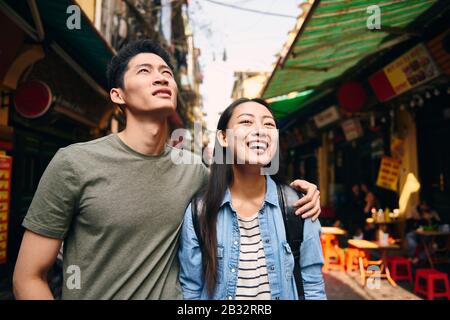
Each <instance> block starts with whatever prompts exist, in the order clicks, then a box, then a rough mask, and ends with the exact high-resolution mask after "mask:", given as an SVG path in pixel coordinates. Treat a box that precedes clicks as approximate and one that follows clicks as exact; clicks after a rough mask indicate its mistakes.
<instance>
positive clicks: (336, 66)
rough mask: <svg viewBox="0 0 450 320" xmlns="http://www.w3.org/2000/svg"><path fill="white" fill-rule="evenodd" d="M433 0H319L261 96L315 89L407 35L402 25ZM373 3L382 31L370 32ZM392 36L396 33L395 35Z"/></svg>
mask: <svg viewBox="0 0 450 320" xmlns="http://www.w3.org/2000/svg"><path fill="white" fill-rule="evenodd" d="M436 2H437V0H397V1H395V0H352V1H348V0H322V1H320V2H318V4H317V0H316V3H315V5H314V7H313V9H312V11H311V12H310V13H309V16H308V19H307V21H306V22H305V23H304V24H303V26H302V27H301V29H300V31H299V34H298V36H297V38H296V40H295V41H294V43H293V45H292V47H291V48H290V53H289V55H288V56H287V57H286V59H285V61H284V65H281V63H278V64H277V66H276V67H275V69H274V71H273V73H272V75H271V78H270V79H269V81H268V83H267V84H266V87H265V88H264V90H263V95H262V96H263V98H271V97H276V96H280V95H285V94H288V93H290V92H295V91H304V90H307V89H312V88H317V87H318V86H319V85H321V84H322V83H324V82H325V81H327V80H330V79H334V78H336V77H339V76H340V75H342V74H343V73H344V72H345V71H346V70H348V69H349V68H351V67H353V66H355V65H356V64H357V63H359V62H360V61H361V60H362V59H364V58H366V57H367V56H369V55H371V54H374V53H375V52H377V51H380V50H382V49H383V48H388V47H389V46H390V45H393V44H395V43H399V42H401V41H402V39H406V38H408V35H407V34H405V33H403V34H402V31H404V30H405V27H406V26H408V25H409V24H410V23H411V22H412V21H414V20H415V19H416V18H417V17H418V16H419V15H421V14H422V13H423V12H425V11H426V10H428V9H429V8H430V7H431V6H433V4H435V3H436ZM371 5H376V6H378V7H379V8H380V10H381V29H380V30H374V31H371V30H369V29H368V28H367V20H368V18H369V17H370V15H371V14H372V12H369V13H368V12H367V10H368V7H369V6H371ZM394 34H396V35H395V36H394Z"/></svg>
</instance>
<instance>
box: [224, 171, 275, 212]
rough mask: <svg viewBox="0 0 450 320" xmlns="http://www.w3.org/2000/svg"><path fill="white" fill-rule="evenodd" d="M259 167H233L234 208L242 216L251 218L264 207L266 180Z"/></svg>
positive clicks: (232, 195)
mask: <svg viewBox="0 0 450 320" xmlns="http://www.w3.org/2000/svg"><path fill="white" fill-rule="evenodd" d="M260 169H261V168H260V167H259V166H248V165H239V166H238V165H235V166H233V182H232V184H231V186H230V192H231V198H232V203H233V207H234V208H235V209H236V211H238V213H239V215H241V216H244V217H245V216H251V215H253V214H255V213H256V212H257V211H258V210H259V209H260V208H261V206H262V204H263V202H264V197H265V194H266V178H265V176H264V175H261V171H260Z"/></svg>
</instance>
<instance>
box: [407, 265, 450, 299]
mask: <svg viewBox="0 0 450 320" xmlns="http://www.w3.org/2000/svg"><path fill="white" fill-rule="evenodd" d="M420 279H424V280H425V286H421V285H420ZM436 280H442V281H444V286H445V290H444V291H443V292H437V291H436V290H435V286H434V285H435V281H436ZM414 293H416V294H418V293H419V294H423V295H425V296H426V297H427V299H428V300H433V299H434V298H440V297H445V298H447V299H449V300H450V288H449V284H448V276H447V274H446V273H444V272H440V271H439V270H436V269H417V271H416V281H415V285H414Z"/></svg>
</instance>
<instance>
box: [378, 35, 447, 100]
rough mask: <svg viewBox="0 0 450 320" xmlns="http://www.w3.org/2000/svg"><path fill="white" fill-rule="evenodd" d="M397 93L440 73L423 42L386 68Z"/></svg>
mask: <svg viewBox="0 0 450 320" xmlns="http://www.w3.org/2000/svg"><path fill="white" fill-rule="evenodd" d="M383 70H384V73H385V74H386V77H387V78H388V80H389V82H390V84H391V86H392V88H393V89H394V92H395V93H396V95H399V94H401V93H403V92H405V91H408V90H409V89H411V88H413V87H416V86H418V85H420V84H422V83H424V82H427V81H428V80H431V79H433V78H435V77H437V76H438V75H439V70H438V69H437V67H436V65H435V64H434V62H433V60H432V59H431V57H430V55H429V53H428V51H427V49H426V48H425V46H424V45H423V44H418V45H417V46H415V47H414V48H412V49H411V50H409V51H407V52H406V53H405V54H403V55H402V56H401V57H399V58H398V59H396V60H395V61H393V62H392V63H390V64H388V65H387V66H386V67H385V68H384V69H383Z"/></svg>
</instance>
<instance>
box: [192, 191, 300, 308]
mask: <svg viewBox="0 0 450 320" xmlns="http://www.w3.org/2000/svg"><path fill="white" fill-rule="evenodd" d="M277 193H278V202H279V204H280V209H281V213H282V215H283V222H284V228H285V230H286V239H287V241H288V243H289V246H290V247H291V250H292V255H293V256H294V261H295V264H294V278H295V284H296V285H297V292H298V297H299V299H300V300H304V299H305V292H304V290H303V280H302V274H301V267H300V265H301V264H300V246H301V244H302V241H303V224H304V220H303V219H302V218H301V217H299V216H297V215H296V214H295V208H294V207H293V206H292V204H293V203H295V201H296V200H298V199H300V198H301V197H303V194H302V193H299V192H297V191H296V190H295V189H292V188H291V187H289V186H288V185H284V184H277ZM199 200H200V196H195V197H194V198H193V199H192V202H191V208H192V223H193V225H194V230H195V234H196V235H197V238H198V240H199V243H200V245H201V243H202V241H201V234H200V225H199V215H200V212H201V210H200V208H199Z"/></svg>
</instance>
